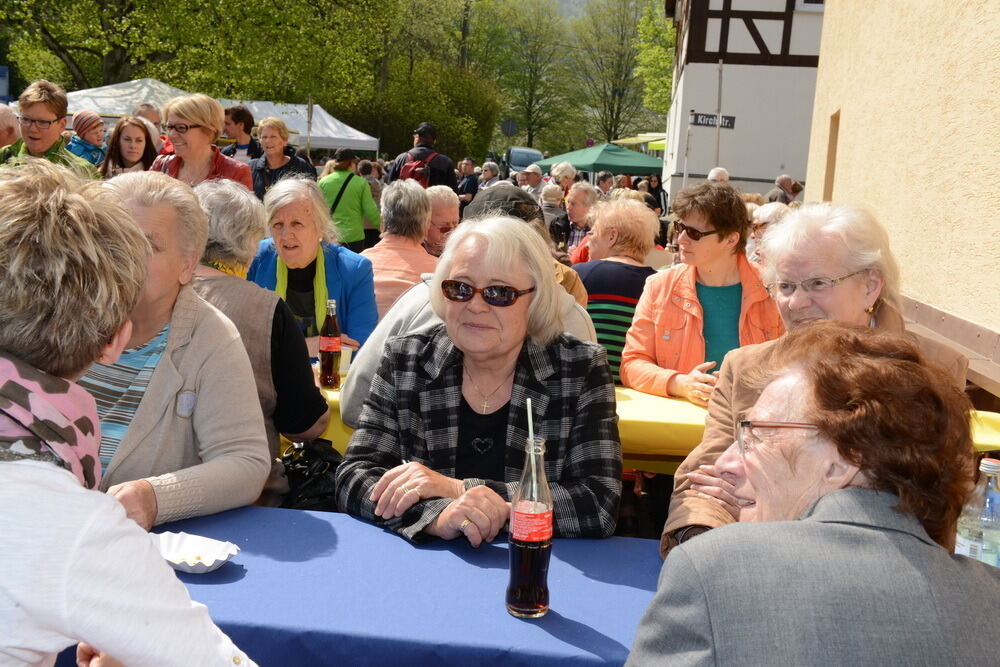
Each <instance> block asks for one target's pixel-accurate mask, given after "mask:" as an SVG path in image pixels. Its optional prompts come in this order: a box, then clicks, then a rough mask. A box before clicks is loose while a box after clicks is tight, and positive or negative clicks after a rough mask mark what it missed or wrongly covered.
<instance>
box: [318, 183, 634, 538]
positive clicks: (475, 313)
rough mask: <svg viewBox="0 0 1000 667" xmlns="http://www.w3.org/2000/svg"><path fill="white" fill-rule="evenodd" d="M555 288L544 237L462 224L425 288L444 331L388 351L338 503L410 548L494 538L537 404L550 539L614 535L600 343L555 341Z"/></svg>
mask: <svg viewBox="0 0 1000 667" xmlns="http://www.w3.org/2000/svg"><path fill="white" fill-rule="evenodd" d="M521 192H523V191H521ZM525 196H527V197H529V198H530V195H527V193H525ZM561 289H562V288H561V287H560V286H559V285H558V283H556V281H555V279H554V275H553V273H552V260H551V257H550V255H549V252H548V249H547V247H546V244H545V242H544V240H543V239H542V238H541V237H540V236H539V235H538V234H537V233H536V232H535V231H534V230H532V229H531V228H530V227H529V226H528V225H525V224H524V222H523V221H521V220H517V219H514V218H509V217H489V218H485V219H481V220H472V221H466V222H463V223H462V224H461V225H459V226H458V228H457V229H456V230H455V231H454V232H452V234H451V236H450V238H449V239H448V243H447V245H446V246H445V251H444V253H443V254H442V255H441V258H440V260H439V262H438V267H437V270H436V271H435V274H434V279H433V281H432V284H431V294H430V300H431V307H432V308H433V309H434V312H435V314H437V315H438V316H439V317H440V318H441V319H442V320H443V321H444V324H440V325H437V326H435V327H433V328H430V329H426V330H422V331H420V332H418V333H413V334H410V335H405V336H399V337H397V338H393V339H391V340H390V341H389V342H388V344H387V346H386V350H385V353H384V355H383V357H382V363H381V365H380V367H379V370H378V373H377V377H376V379H375V381H374V382H373V383H372V391H371V393H370V394H369V396H368V398H367V400H366V401H365V405H364V407H363V409H362V411H361V417H360V423H359V427H358V429H357V430H356V431H355V432H354V435H353V437H352V438H351V444H350V446H349V447H348V449H347V452H346V454H345V458H344V462H343V464H342V465H341V466H340V467H339V468H338V470H337V504H338V506H339V507H340V508H341V509H343V510H344V511H347V512H350V513H352V514H356V515H358V516H361V517H363V518H365V519H368V520H372V521H375V522H376V523H379V524H381V525H384V526H385V527H387V528H389V529H390V530H393V531H395V532H397V533H398V534H400V535H402V536H404V537H406V538H407V539H410V540H414V541H423V540H426V539H429V538H431V537H440V538H443V539H447V540H451V539H455V538H457V537H460V536H464V537H465V538H466V539H468V540H469V542H470V543H471V544H472V545H473V546H479V545H480V544H482V543H483V542H489V541H491V540H492V539H493V538H494V537H496V535H497V534H498V533H499V532H500V530H501V529H502V528H503V526H504V524H505V523H506V521H507V517H508V514H509V510H508V503H509V502H510V500H511V496H512V494H513V492H514V490H515V488H516V486H517V482H518V480H519V479H520V475H521V470H522V469H523V466H524V464H525V456H524V451H525V449H524V446H523V443H524V442H525V439H526V437H527V431H526V425H527V423H528V419H529V415H528V406H527V400H526V399H527V398H529V397H532V398H533V406H532V411H533V414H532V415H531V418H532V419H533V422H534V428H535V434H536V435H537V436H539V437H541V438H543V439H544V440H546V443H547V444H546V454H545V460H546V463H545V472H546V475H547V477H548V480H549V485H550V488H551V491H552V498H553V500H554V505H555V507H554V534H555V535H557V536H562V537H606V536H608V535H611V534H612V533H613V532H614V528H615V521H616V516H617V510H618V501H619V497H620V493H621V445H620V442H619V440H618V429H617V423H616V422H617V418H616V416H615V399H614V386H613V384H612V382H611V375H610V372H609V370H608V364H607V361H606V357H605V353H604V350H603V349H602V348H600V347H599V346H597V345H595V344H593V343H585V342H582V341H580V340H579V339H576V338H574V337H572V336H570V335H568V334H563V333H560V332H561V331H562V329H563V326H562V321H561V316H560V315H559V313H560V307H559V299H560V297H561V294H560V291H561Z"/></svg>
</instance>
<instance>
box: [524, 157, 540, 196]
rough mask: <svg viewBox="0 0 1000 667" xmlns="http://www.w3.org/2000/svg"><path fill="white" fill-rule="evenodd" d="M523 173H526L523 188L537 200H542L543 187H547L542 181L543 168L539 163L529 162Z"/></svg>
mask: <svg viewBox="0 0 1000 667" xmlns="http://www.w3.org/2000/svg"><path fill="white" fill-rule="evenodd" d="M521 173H522V174H524V180H525V184H524V185H522V186H521V189H522V190H524V191H525V192H527V193H528V194H530V195H531V196H532V197H534V198H535V201H538V202H541V200H542V188H544V187H545V183H543V182H542V170H541V168H540V167H539V166H538V165H537V164H529V165H528V166H527V167H525V168H524V171H522V172H521Z"/></svg>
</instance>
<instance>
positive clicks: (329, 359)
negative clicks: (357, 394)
mask: <svg viewBox="0 0 1000 667" xmlns="http://www.w3.org/2000/svg"><path fill="white" fill-rule="evenodd" d="M319 385H320V386H321V387H323V388H324V389H339V388H340V323H339V322H337V301H336V300H335V299H330V300H329V301H327V302H326V319H324V320H323V328H322V329H320V330H319Z"/></svg>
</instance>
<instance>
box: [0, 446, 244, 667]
mask: <svg viewBox="0 0 1000 667" xmlns="http://www.w3.org/2000/svg"><path fill="white" fill-rule="evenodd" d="M0 563H2V565H0V572H2V574H0V665H3V666H7V665H11V666H13V665H45V666H48V665H52V664H53V663H54V662H55V659H56V655H57V654H58V653H59V652H60V651H62V650H63V649H65V648H67V647H69V646H72V645H74V644H76V643H77V641H85V642H87V643H89V644H91V645H93V646H95V647H99V648H100V649H101V650H103V651H104V652H105V653H107V654H108V655H110V656H111V657H113V658H115V659H117V660H119V661H121V662H123V663H125V664H126V665H152V664H155V665H158V666H167V665H177V666H178V667H181V666H188V665H192V666H193V665H229V666H230V667H231V666H232V665H239V666H240V667H243V666H244V665H253V664H254V663H253V661H251V660H250V659H249V658H248V657H247V656H246V654H244V653H243V652H242V651H240V650H239V649H238V648H236V646H235V645H234V644H233V642H232V641H231V640H230V639H229V637H227V636H226V635H225V634H223V632H222V631H221V630H219V628H217V627H216V626H215V624H214V623H213V622H212V619H211V618H210V617H209V615H208V610H207V609H206V608H205V606H204V605H202V604H199V603H197V602H193V601H192V600H191V598H190V596H189V595H188V592H187V588H185V586H184V584H182V583H181V582H180V581H179V580H178V579H177V577H176V576H175V575H174V572H173V570H171V569H170V567H169V566H168V565H167V563H166V561H164V560H163V558H162V556H160V554H159V552H158V551H157V549H156V547H155V545H154V544H153V540H152V538H150V536H149V533H147V532H146V531H144V530H143V529H142V528H140V527H139V525H138V524H136V523H135V522H134V521H132V520H131V519H129V518H127V517H126V516H125V510H124V509H123V508H122V506H121V504H120V503H118V501H116V500H115V499H114V498H112V497H111V496H108V495H106V494H104V493H101V492H99V491H90V490H87V489H84V488H83V487H82V486H80V482H79V481H78V480H77V479H76V477H74V476H73V475H72V474H71V473H70V472H69V471H67V470H63V469H61V468H58V467H56V466H55V465H53V464H51V463H43V462H38V461H11V462H7V461H5V462H0Z"/></svg>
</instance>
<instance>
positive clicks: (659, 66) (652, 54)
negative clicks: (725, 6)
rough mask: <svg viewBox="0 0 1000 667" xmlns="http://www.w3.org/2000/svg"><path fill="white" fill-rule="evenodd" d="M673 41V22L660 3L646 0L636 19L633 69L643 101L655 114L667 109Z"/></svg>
mask: <svg viewBox="0 0 1000 667" xmlns="http://www.w3.org/2000/svg"><path fill="white" fill-rule="evenodd" d="M676 43H677V33H676V31H675V29H674V22H673V21H668V20H667V18H666V16H665V15H664V13H663V3H661V2H659V1H658V0H647V3H646V6H645V8H644V9H643V12H642V18H641V19H640V20H639V44H638V47H639V52H638V54H637V56H636V59H637V62H638V64H637V66H636V73H637V74H638V75H639V77H640V78H641V79H642V85H643V96H642V100H643V104H644V105H645V107H646V108H647V109H649V110H650V111H653V112H655V113H658V114H667V113H669V112H670V101H671V98H672V96H673V76H674V53H675V47H676Z"/></svg>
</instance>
